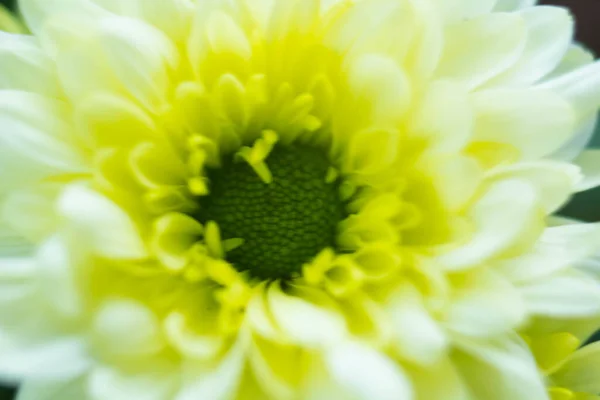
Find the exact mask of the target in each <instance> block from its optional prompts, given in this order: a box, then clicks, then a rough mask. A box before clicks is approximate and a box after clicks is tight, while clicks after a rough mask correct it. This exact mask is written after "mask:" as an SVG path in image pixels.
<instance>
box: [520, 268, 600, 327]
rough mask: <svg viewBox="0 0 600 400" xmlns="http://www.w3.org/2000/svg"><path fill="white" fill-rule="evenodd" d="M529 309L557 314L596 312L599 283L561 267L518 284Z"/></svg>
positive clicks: (599, 308)
mask: <svg viewBox="0 0 600 400" xmlns="http://www.w3.org/2000/svg"><path fill="white" fill-rule="evenodd" d="M521 292H522V293H523V296H524V298H525V302H526V303H527V307H528V309H529V311H530V312H531V313H533V314H536V315H542V316H544V315H547V316H552V317H559V318H575V317H585V316H589V315H593V314H597V313H598V312H600V283H599V282H598V281H596V280H595V279H593V278H592V277H591V276H589V275H587V274H584V273H582V272H579V271H563V272H560V273H557V274H555V275H553V276H550V277H549V278H546V279H544V280H541V281H536V282H532V283H531V284H528V285H525V286H523V287H522V288H521Z"/></svg>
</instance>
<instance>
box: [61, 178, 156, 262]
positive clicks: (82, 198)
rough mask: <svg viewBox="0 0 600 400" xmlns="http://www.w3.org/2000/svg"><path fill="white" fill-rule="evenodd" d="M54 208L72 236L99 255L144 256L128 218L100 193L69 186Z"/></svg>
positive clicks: (77, 186)
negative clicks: (68, 227)
mask: <svg viewBox="0 0 600 400" xmlns="http://www.w3.org/2000/svg"><path fill="white" fill-rule="evenodd" d="M58 209H59V213H60V214H61V215H62V216H63V217H64V218H65V219H66V220H67V221H68V223H70V224H71V226H72V227H73V229H74V230H75V231H76V234H81V236H80V237H81V239H82V240H84V241H88V242H89V246H91V248H92V250H94V251H96V252H98V253H99V254H101V255H103V256H106V257H112V258H120V259H136V258H143V257H145V256H146V254H147V253H146V248H145V245H144V243H143V241H142V239H141V238H140V236H139V233H138V231H137V228H136V227H135V225H134V223H133V222H132V221H131V219H130V218H129V216H128V215H127V214H126V213H125V212H124V211H123V210H121V209H120V208H119V207H118V206H117V204H115V203H114V202H112V201H111V200H109V199H108V198H106V197H104V196H102V195H101V194H99V193H97V192H95V191H93V190H91V189H89V188H86V187H84V186H79V185H71V186H69V187H67V189H65V191H64V192H63V194H62V195H61V196H60V199H59V201H58Z"/></svg>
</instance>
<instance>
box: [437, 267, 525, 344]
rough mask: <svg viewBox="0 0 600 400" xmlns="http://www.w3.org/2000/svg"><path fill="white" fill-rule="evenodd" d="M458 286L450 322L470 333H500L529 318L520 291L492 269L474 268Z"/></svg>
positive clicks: (449, 325)
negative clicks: (480, 269)
mask: <svg viewBox="0 0 600 400" xmlns="http://www.w3.org/2000/svg"><path fill="white" fill-rule="evenodd" d="M463 280H464V282H463V283H462V284H461V285H460V286H458V287H456V288H455V294H454V298H453V299H452V300H451V304H450V306H449V310H448V318H447V320H446V326H447V328H448V329H450V330H452V331H453V332H455V333H458V334H461V335H467V336H480V337H483V336H487V337H492V336H497V335H499V334H502V333H506V332H509V331H512V330H514V329H515V328H516V327H518V326H519V325H521V324H522V323H523V322H524V321H525V317H526V311H527V309H526V307H525V304H524V303H523V300H522V299H521V295H520V293H519V291H518V290H517V289H516V288H515V287H514V286H513V285H512V284H511V283H510V282H508V281H507V280H506V279H505V278H504V277H502V276H501V275H499V274H495V273H492V272H491V271H487V272H486V271H480V272H479V271H474V272H473V273H471V274H470V275H467V276H465V277H464V278H463Z"/></svg>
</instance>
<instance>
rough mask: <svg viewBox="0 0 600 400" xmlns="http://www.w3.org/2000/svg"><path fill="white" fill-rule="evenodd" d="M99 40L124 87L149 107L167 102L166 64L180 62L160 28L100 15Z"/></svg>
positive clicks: (167, 68) (169, 66) (168, 65)
mask: <svg viewBox="0 0 600 400" xmlns="http://www.w3.org/2000/svg"><path fill="white" fill-rule="evenodd" d="M98 40H99V42H100V44H101V46H102V49H103V50H104V52H105V53H106V56H107V58H108V63H109V65H110V68H111V69H112V71H113V72H114V74H115V76H116V77H117V79H118V80H119V81H120V82H121V84H123V85H124V86H125V88H126V89H127V91H128V92H129V93H131V95H133V96H134V97H135V98H136V99H137V100H138V101H139V102H140V103H141V104H143V105H144V106H145V107H147V108H148V109H150V110H155V111H157V110H159V109H160V107H161V106H163V105H164V104H165V102H166V92H167V88H168V86H169V79H170V78H169V76H168V73H169V68H174V67H175V66H176V65H177V63H178V62H179V60H178V54H177V51H176V49H175V47H174V45H173V43H172V42H171V41H170V40H169V39H168V38H167V37H166V36H164V34H163V33H162V32H160V31H159V30H157V29H155V28H153V27H151V26H149V25H147V24H145V23H143V22H141V21H138V20H134V19H130V18H126V17H113V18H106V19H102V20H101V21H100V23H99V27H98Z"/></svg>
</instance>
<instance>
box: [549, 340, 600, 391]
mask: <svg viewBox="0 0 600 400" xmlns="http://www.w3.org/2000/svg"><path fill="white" fill-rule="evenodd" d="M551 379H552V381H553V382H554V383H555V384H556V385H557V386H561V387H565V388H569V389H571V390H573V391H575V392H584V393H600V343H594V344H590V345H588V346H585V347H583V348H582V349H579V350H577V351H576V352H575V353H573V355H572V356H571V357H570V358H569V359H567V361H566V363H565V364H564V365H562V367H561V368H560V369H559V370H558V371H556V372H555V373H553V374H552V375H551Z"/></svg>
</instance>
